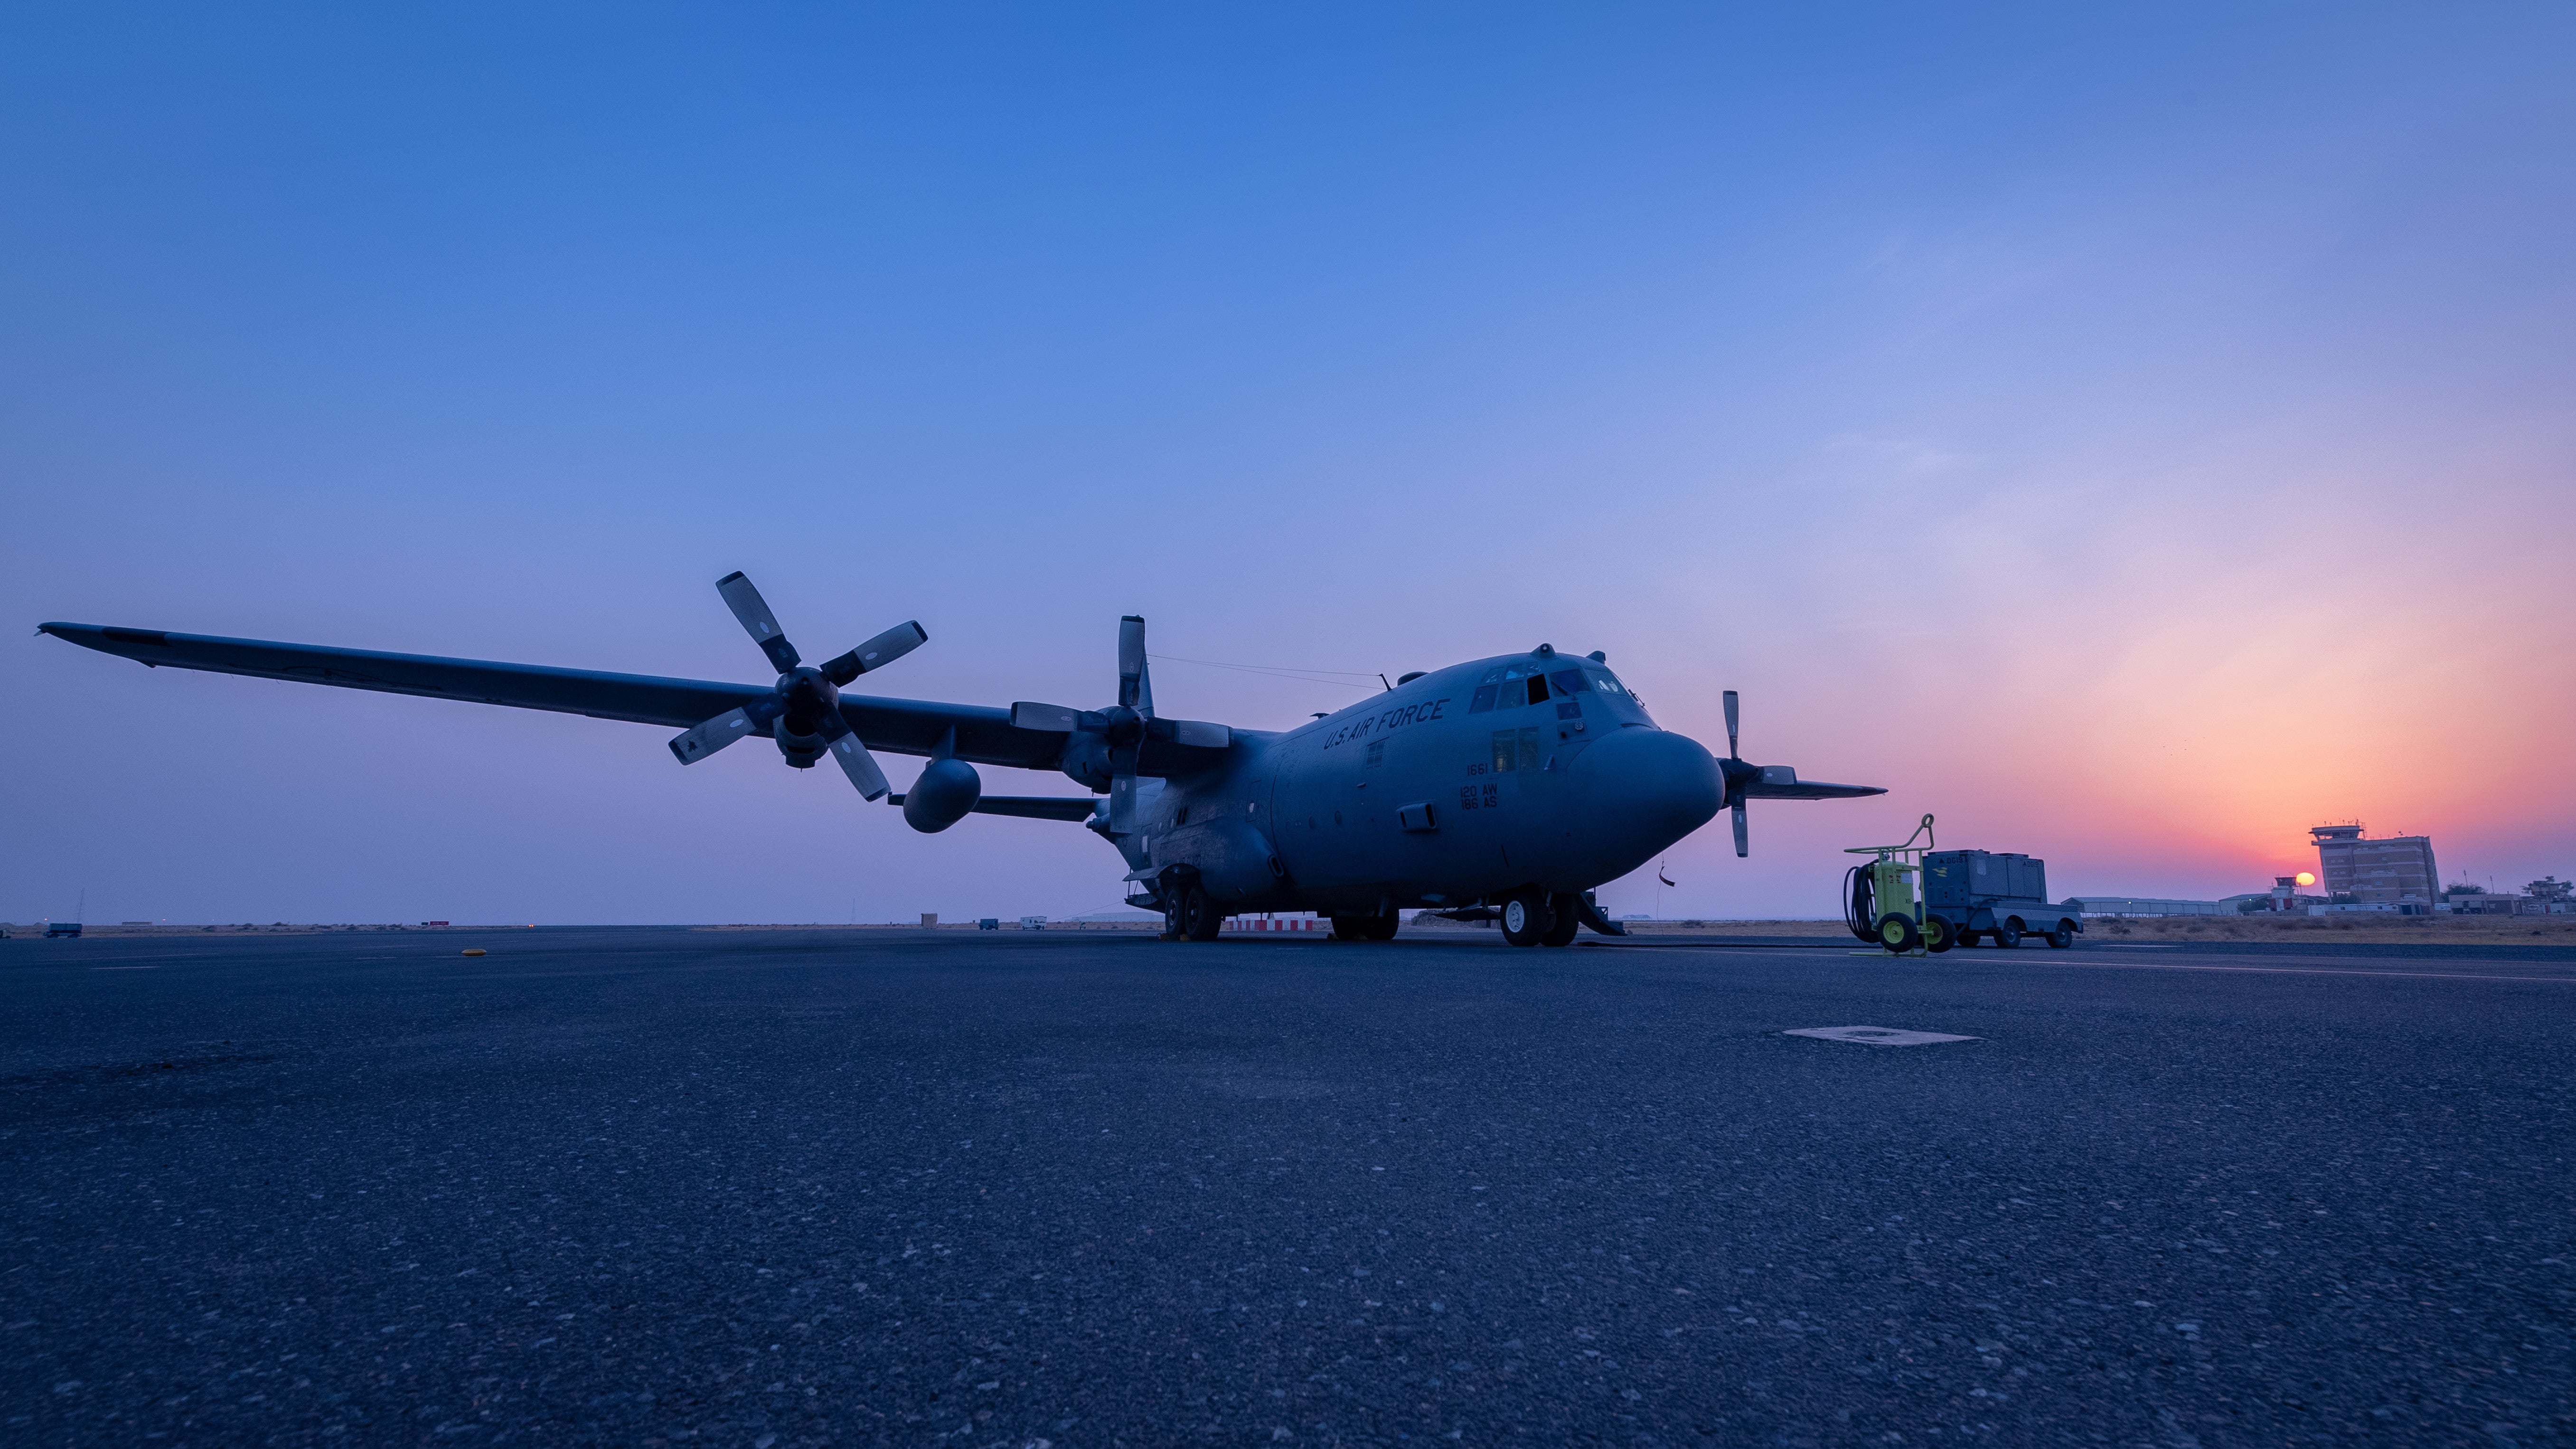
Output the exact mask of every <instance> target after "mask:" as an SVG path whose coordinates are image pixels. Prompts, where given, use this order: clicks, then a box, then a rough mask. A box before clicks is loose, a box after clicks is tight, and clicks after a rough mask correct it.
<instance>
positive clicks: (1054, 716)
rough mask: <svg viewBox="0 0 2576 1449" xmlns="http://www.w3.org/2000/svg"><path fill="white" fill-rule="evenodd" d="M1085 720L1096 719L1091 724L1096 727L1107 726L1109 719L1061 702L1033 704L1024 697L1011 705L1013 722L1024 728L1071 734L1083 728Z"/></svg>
mask: <svg viewBox="0 0 2576 1449" xmlns="http://www.w3.org/2000/svg"><path fill="white" fill-rule="evenodd" d="M1085 720H1094V721H1095V722H1094V723H1093V724H1092V726H1091V727H1092V728H1094V729H1101V728H1105V727H1106V726H1107V724H1108V721H1106V720H1098V719H1097V717H1096V716H1093V715H1091V714H1090V713H1089V712H1088V711H1085V710H1079V709H1067V708H1065V707H1064V706H1063V705H1060V704H1031V703H1030V702H1028V701H1027V700H1025V699H1024V700H1021V701H1020V702H1019V703H1017V704H1014V705H1012V706H1011V723H1012V724H1014V725H1016V726H1018V727H1019V728H1021V729H1024V730H1049V731H1052V732H1054V733H1056V734H1071V733H1073V732H1074V731H1075V730H1078V729H1081V728H1083V722H1084V721H1085Z"/></svg>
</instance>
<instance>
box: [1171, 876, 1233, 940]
mask: <svg viewBox="0 0 2576 1449" xmlns="http://www.w3.org/2000/svg"><path fill="white" fill-rule="evenodd" d="M1224 929H1225V912H1224V911H1223V910H1222V909H1220V908H1219V907H1218V905H1217V903H1216V898H1215V897H1213V896H1211V895H1209V894H1208V893H1207V889H1206V888H1205V887H1203V886H1201V885H1200V884H1199V883H1198V882H1196V881H1191V882H1190V883H1189V884H1187V885H1183V886H1178V887H1175V888H1173V889H1169V890H1166V891H1164V892H1163V939H1164V940H1166V941H1213V940H1215V939H1216V937H1217V933H1218V932H1219V931H1222V930H1224Z"/></svg>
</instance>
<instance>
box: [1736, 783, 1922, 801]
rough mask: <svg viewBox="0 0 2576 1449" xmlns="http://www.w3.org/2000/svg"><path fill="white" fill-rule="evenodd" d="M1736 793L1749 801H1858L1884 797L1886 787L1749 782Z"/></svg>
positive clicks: (1737, 789)
mask: <svg viewBox="0 0 2576 1449" xmlns="http://www.w3.org/2000/svg"><path fill="white" fill-rule="evenodd" d="M1735 793H1736V794H1738V795H1740V796H1742V797H1743V798H1745V799H1747V800H1857V799H1859V798H1860V797H1861V796H1863V795H1884V794H1886V793H1887V787H1886V786H1884V785H1828V784H1826V783H1825V782H1824V781H1822V780H1789V781H1785V782H1783V783H1780V784H1776V785H1775V784H1768V783H1765V782H1763V781H1760V780H1752V781H1747V782H1746V783H1744V784H1741V785H1738V786H1736V787H1735Z"/></svg>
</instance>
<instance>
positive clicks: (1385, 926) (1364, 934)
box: [1360, 916, 1404, 941]
mask: <svg viewBox="0 0 2576 1449" xmlns="http://www.w3.org/2000/svg"><path fill="white" fill-rule="evenodd" d="M1360 921H1361V926H1360V939H1361V940H1363V941H1392V940H1394V939H1395V928H1396V927H1398V926H1400V925H1403V924H1404V918H1403V917H1401V916H1362V917H1360Z"/></svg>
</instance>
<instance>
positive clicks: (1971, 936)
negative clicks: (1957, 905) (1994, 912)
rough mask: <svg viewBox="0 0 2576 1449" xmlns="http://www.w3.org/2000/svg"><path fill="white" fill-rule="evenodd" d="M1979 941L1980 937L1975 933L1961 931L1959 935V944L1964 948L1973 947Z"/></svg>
mask: <svg viewBox="0 0 2576 1449" xmlns="http://www.w3.org/2000/svg"><path fill="white" fill-rule="evenodd" d="M1978 939H1979V937H1978V935H1977V933H1976V932H1974V931H1961V932H1960V933H1959V944H1960V945H1962V946H1973V945H1975V944H1977V941H1978Z"/></svg>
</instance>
